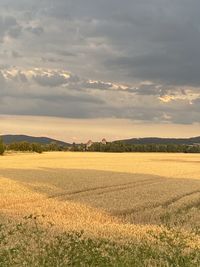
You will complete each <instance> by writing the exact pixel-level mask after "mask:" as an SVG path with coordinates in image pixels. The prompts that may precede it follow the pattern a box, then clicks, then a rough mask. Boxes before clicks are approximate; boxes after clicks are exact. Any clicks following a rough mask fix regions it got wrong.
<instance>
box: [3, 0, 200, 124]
mask: <svg viewBox="0 0 200 267" xmlns="http://www.w3.org/2000/svg"><path fill="white" fill-rule="evenodd" d="M199 10H200V2H198V1H195V0H191V1H186V0H175V1H169V0H162V1H160V0H152V1H148V0H144V1H139V0H125V1H119V0H109V1H106V0H102V1H97V0H85V1H81V0H57V1H55V0H43V1H38V0H15V1H13V0H2V1H1V3H0V47H1V49H0V51H1V52H0V56H1V65H0V114H10V115H30V116H32V115H34V116H55V117H64V118H74V119H83V118H84V119H91V118H92V119H97V118H118V119H130V120H132V121H136V122H141V123H145V122H149V123H156V124H159V123H167V124H170V123H172V124H193V123H199V122H200V105H199V103H200V75H199V69H200V53H199V46H200V18H199Z"/></svg>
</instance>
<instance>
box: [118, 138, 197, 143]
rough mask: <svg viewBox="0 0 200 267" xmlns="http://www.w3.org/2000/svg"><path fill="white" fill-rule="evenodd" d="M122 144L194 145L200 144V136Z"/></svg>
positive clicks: (131, 140) (141, 139) (133, 141)
mask: <svg viewBox="0 0 200 267" xmlns="http://www.w3.org/2000/svg"><path fill="white" fill-rule="evenodd" d="M120 141H121V142H123V143H125V144H129V145H133V144H177V145H193V144H200V136H198V137H192V138H158V137H147V138H131V139H125V140H120Z"/></svg>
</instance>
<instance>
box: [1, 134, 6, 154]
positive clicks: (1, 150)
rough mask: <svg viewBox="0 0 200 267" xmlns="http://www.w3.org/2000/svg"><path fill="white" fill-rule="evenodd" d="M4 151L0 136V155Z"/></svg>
mask: <svg viewBox="0 0 200 267" xmlns="http://www.w3.org/2000/svg"><path fill="white" fill-rule="evenodd" d="M4 152H5V146H4V144H3V140H2V138H0V155H3V154H4Z"/></svg>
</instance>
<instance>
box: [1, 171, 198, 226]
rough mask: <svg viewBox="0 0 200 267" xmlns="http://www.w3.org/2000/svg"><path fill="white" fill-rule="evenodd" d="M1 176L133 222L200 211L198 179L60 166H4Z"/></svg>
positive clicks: (56, 197) (61, 199) (51, 196)
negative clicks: (35, 167)
mask: <svg viewBox="0 0 200 267" xmlns="http://www.w3.org/2000/svg"><path fill="white" fill-rule="evenodd" d="M0 175H1V176H3V177H5V178H8V179H10V180H14V181H17V182H18V183H19V184H21V185H23V186H25V187H27V188H28V189H30V190H31V191H33V192H37V193H41V194H44V195H45V196H46V197H47V198H51V199H56V200H59V201H66V200H68V201H73V202H80V203H84V204H89V205H90V206H93V207H96V208H101V209H105V210H106V211H108V212H110V213H112V214H113V215H116V216H120V217H123V218H125V219H127V221H129V222H134V223H135V222H136V223H156V222H158V218H159V217H162V216H163V213H166V211H167V212H168V211H170V212H171V211H173V212H174V211H176V210H180V209H182V210H184V209H185V210H186V209H187V211H188V210H190V209H193V208H198V214H199V207H200V181H199V180H192V179H175V178H173V179H172V178H165V177H161V176H155V175H148V174H132V173H120V172H111V171H98V170H83V169H82V170H78V169H57V168H56V169H54V168H51V169H48V168H45V169H39V170H25V169H22V170H20V169H1V170H0ZM188 207H189V209H188Z"/></svg>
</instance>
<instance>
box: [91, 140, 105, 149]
mask: <svg viewBox="0 0 200 267" xmlns="http://www.w3.org/2000/svg"><path fill="white" fill-rule="evenodd" d="M100 143H101V144H102V145H106V144H107V143H108V142H107V140H106V139H105V138H103V139H102V140H101V142H100ZM93 144H94V142H93V141H92V140H89V141H88V142H87V143H86V149H89V148H90V147H91V146H92V145H93Z"/></svg>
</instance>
